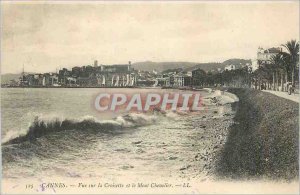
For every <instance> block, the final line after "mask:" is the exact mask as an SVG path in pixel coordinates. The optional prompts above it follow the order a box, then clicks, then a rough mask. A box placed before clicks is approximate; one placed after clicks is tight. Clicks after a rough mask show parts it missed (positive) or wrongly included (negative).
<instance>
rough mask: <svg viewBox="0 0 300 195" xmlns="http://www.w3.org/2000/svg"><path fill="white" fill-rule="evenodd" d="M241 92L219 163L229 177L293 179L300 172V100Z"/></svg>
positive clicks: (237, 92)
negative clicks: (299, 101)
mask: <svg viewBox="0 0 300 195" xmlns="http://www.w3.org/2000/svg"><path fill="white" fill-rule="evenodd" d="M228 91H229V92H231V93H234V94H235V95H237V96H238V98H239V102H237V103H234V104H233V108H234V109H235V110H236V115H235V117H234V123H233V124H232V125H231V126H230V128H229V132H228V136H227V140H226V143H225V145H224V147H223V148H222V150H221V151H220V156H219V158H218V161H217V164H216V173H217V175H218V177H221V178H223V179H224V178H225V179H239V180H240V179H272V180H293V179H297V178H298V173H299V166H298V165H299V161H298V159H299V155H298V154H299V104H298V103H295V102H292V101H290V100H286V99H283V98H280V97H277V96H274V95H272V94H268V93H264V92H262V91H258V90H251V89H229V90H228Z"/></svg>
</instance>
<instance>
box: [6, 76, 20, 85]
mask: <svg viewBox="0 0 300 195" xmlns="http://www.w3.org/2000/svg"><path fill="white" fill-rule="evenodd" d="M20 76H21V74H3V75H1V84H8V83H9V81H10V80H18V79H19V77H20Z"/></svg>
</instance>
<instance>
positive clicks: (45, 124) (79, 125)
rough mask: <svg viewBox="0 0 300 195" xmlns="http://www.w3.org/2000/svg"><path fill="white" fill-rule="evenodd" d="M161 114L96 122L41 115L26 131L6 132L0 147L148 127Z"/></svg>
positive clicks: (137, 115)
mask: <svg viewBox="0 0 300 195" xmlns="http://www.w3.org/2000/svg"><path fill="white" fill-rule="evenodd" d="M159 116H166V114H163V113H158V112H156V113H152V115H148V114H144V113H130V114H126V115H122V116H118V117H116V118H114V119H112V120H103V121H101V120H98V119H97V118H95V117H93V116H83V117H82V118H81V119H79V120H76V119H63V118H58V117H54V118H49V117H44V116H42V115H40V116H35V117H34V120H33V122H32V123H31V124H30V126H29V128H28V129H27V131H25V130H21V131H19V132H18V131H8V132H7V133H6V134H5V137H4V138H3V139H2V145H10V144H18V143H22V142H25V141H35V140H36V139H37V138H39V137H42V136H44V135H48V134H51V133H55V132H60V131H67V130H77V131H87V130H93V131H101V132H103V133H109V132H111V131H114V130H116V129H119V130H121V129H123V128H131V127H139V126H145V125H150V124H153V123H154V122H156V121H157V120H158V118H159Z"/></svg>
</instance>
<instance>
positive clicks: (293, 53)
mask: <svg viewBox="0 0 300 195" xmlns="http://www.w3.org/2000/svg"><path fill="white" fill-rule="evenodd" d="M282 46H283V47H285V48H286V50H287V52H288V53H287V54H289V56H290V58H289V61H290V66H291V72H292V84H293V85H294V84H295V71H296V68H297V67H296V66H297V62H298V59H299V43H298V42H297V41H296V40H291V41H288V42H287V43H286V44H284V45H282Z"/></svg>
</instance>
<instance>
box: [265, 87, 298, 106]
mask: <svg viewBox="0 0 300 195" xmlns="http://www.w3.org/2000/svg"><path fill="white" fill-rule="evenodd" d="M263 91H265V92H268V93H271V94H274V95H276V96H279V97H282V98H285V99H288V100H292V101H294V102H297V103H299V94H292V95H289V94H288V93H287V92H283V91H272V90H263Z"/></svg>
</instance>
